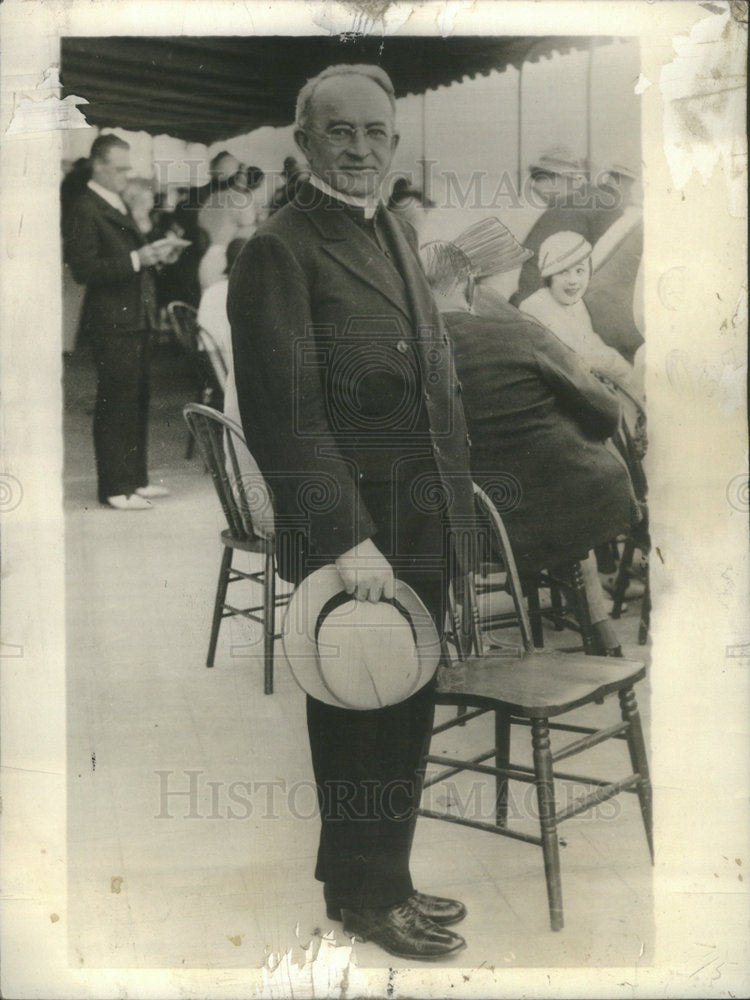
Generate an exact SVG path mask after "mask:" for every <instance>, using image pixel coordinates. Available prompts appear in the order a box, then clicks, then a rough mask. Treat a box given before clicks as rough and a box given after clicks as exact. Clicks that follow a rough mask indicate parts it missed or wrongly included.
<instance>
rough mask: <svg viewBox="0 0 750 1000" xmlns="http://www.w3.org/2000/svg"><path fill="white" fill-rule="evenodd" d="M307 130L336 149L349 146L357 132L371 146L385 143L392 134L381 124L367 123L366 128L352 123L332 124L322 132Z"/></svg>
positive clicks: (389, 139)
mask: <svg viewBox="0 0 750 1000" xmlns="http://www.w3.org/2000/svg"><path fill="white" fill-rule="evenodd" d="M308 131H310V132H314V133H315V134H316V135H319V136H320V137H321V138H322V139H325V140H326V142H327V143H328V144H329V145H331V146H335V147H336V148H337V149H345V148H346V147H347V146H351V145H352V144H353V143H354V141H355V139H356V137H357V133H358V132H361V133H362V135H363V136H364V137H365V142H366V143H367V145H368V146H370V147H371V148H372V147H374V146H384V145H386V144H387V143H389V142H390V141H391V138H392V135H393V133H392V132H390V131H389V130H388V129H387V128H384V126H382V125H368V126H367V128H361V127H358V128H355V127H354V126H353V125H332V126H331V127H330V128H328V129H326V130H325V131H324V132H321V131H319V130H318V129H309V130H308Z"/></svg>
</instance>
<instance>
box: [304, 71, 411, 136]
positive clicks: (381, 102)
mask: <svg viewBox="0 0 750 1000" xmlns="http://www.w3.org/2000/svg"><path fill="white" fill-rule="evenodd" d="M310 106H311V109H312V114H313V117H314V119H315V120H316V122H317V123H318V124H325V123H327V122H331V121H346V122H352V123H353V124H357V125H365V124H369V123H373V122H384V123H385V124H387V125H392V124H393V108H392V107H391V102H390V98H389V97H388V95H387V94H386V92H385V91H384V90H383V89H382V87H380V86H378V84H377V83H375V81H374V80H371V79H370V78H369V77H366V76H357V75H355V74H353V73H349V74H346V75H342V76H332V77H329V78H328V79H327V80H322V81H321V82H320V83H319V84H318V86H317V87H316V88H315V91H314V93H313V96H312V101H311V105H310Z"/></svg>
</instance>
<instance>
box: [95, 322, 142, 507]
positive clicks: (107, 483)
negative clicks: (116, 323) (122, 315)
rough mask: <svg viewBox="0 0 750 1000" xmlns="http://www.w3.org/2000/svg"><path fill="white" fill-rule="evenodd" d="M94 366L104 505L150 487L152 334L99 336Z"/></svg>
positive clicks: (99, 475) (97, 447) (98, 462)
mask: <svg viewBox="0 0 750 1000" xmlns="http://www.w3.org/2000/svg"><path fill="white" fill-rule="evenodd" d="M94 362H95V364H96V371H97V377H98V378H97V391H96V406H95V409H94V453H95V455H96V472H97V479H98V494H99V502H100V503H104V502H106V500H107V497H111V496H119V495H120V494H122V493H124V494H129V493H134V492H135V490H136V489H138V487H140V486H146V485H147V483H148V458H147V451H148V404H149V334H148V332H146V331H144V332H138V333H122V334H117V333H108V334H107V335H106V336H101V337H99V338H97V340H96V342H95V344H94Z"/></svg>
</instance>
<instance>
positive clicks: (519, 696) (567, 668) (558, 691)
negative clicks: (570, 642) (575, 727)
mask: <svg viewBox="0 0 750 1000" xmlns="http://www.w3.org/2000/svg"><path fill="white" fill-rule="evenodd" d="M645 675H646V665H645V664H644V663H642V662H639V661H638V660H623V659H617V658H613V657H608V656H586V655H585V654H583V653H572V654H570V653H562V652H559V651H557V650H553V649H550V650H540V651H539V652H534V653H527V654H525V655H519V653H518V651H514V650H513V649H510V650H508V651H507V652H505V653H503V654H497V653H489V654H486V655H484V656H472V657H469V658H468V659H466V660H463V661H460V662H457V663H454V664H453V665H452V666H449V667H441V669H440V671H439V673H438V689H437V700H438V702H440V701H441V700H444V701H446V702H448V703H450V704H453V705H455V704H473V705H485V706H487V707H494V706H497V704H498V703H502V704H503V705H504V706H507V707H508V708H509V709H510V710H511V711H512V712H514V713H516V714H518V715H523V716H526V717H528V718H549V717H550V716H553V715H559V714H561V713H563V712H568V711H570V710H571V709H574V708H577V707H578V706H580V705H586V704H589V703H590V702H592V701H595V700H597V699H598V698H603V697H604V696H605V695H607V694H610V693H612V692H614V691H619V690H621V689H622V688H623V687H627V686H629V685H630V684H635V683H636V681H639V680H641V679H642V678H643V677H645Z"/></svg>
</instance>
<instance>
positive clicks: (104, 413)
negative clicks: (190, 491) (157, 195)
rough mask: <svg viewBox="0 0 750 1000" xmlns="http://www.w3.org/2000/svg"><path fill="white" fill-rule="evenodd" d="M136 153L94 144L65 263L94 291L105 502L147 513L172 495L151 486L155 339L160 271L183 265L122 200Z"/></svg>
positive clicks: (88, 322)
mask: <svg viewBox="0 0 750 1000" xmlns="http://www.w3.org/2000/svg"><path fill="white" fill-rule="evenodd" d="M129 150H130V147H129V146H128V144H127V143H126V142H124V141H123V140H122V139H120V138H118V137H117V136H116V135H102V136H99V137H98V138H96V139H95V140H94V143H93V145H92V147H91V152H90V154H89V161H90V164H91V179H90V180H89V182H88V185H87V188H86V190H85V191H84V192H83V193H82V194H81V196H80V197H79V198H78V199H77V201H76V202H75V204H74V205H73V207H72V208H71V210H70V212H69V215H68V218H67V220H66V225H65V232H64V240H65V259H66V261H67V262H68V263H69V264H70V267H71V270H72V272H73V277H74V278H75V279H76V281H77V282H78V283H79V284H82V285H85V286H86V295H85V298H84V302H83V309H82V314H81V330H82V332H83V333H84V334H86V335H88V336H90V338H91V341H92V344H93V352H94V360H95V363H96V368H97V375H98V383H97V395H96V408H95V410H94V451H95V454H96V469H97V476H98V493H99V502H100V503H103V504H108V505H109V506H110V507H113V508H115V509H116V510H146V509H148V508H149V507H151V500H152V499H154V498H155V497H162V496H167V495H168V490H166V489H165V488H164V487H162V486H156V485H149V482H148V467H147V441H148V402H149V372H148V368H149V336H150V331H151V328H152V325H153V320H154V315H155V295H154V284H153V276H152V274H151V272H150V268H152V267H153V266H154V265H155V264H159V263H168V262H171V261H172V260H173V259H175V254H176V251H175V250H174V248H173V247H170V246H169V245H168V244H167V243H166V241H163V242H164V245H161V241H160V242H158V243H146V241H145V239H144V237H143V235H142V233H141V231H140V229H139V228H138V225H137V223H136V221H135V219H134V218H133V216H132V215H131V213H130V210H129V209H128V208H127V206H126V205H125V203H124V201H123V200H122V197H121V195H122V192H123V191H124V190H125V187H126V185H127V181H128V175H129V173H130V169H131V167H130V152H129Z"/></svg>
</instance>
